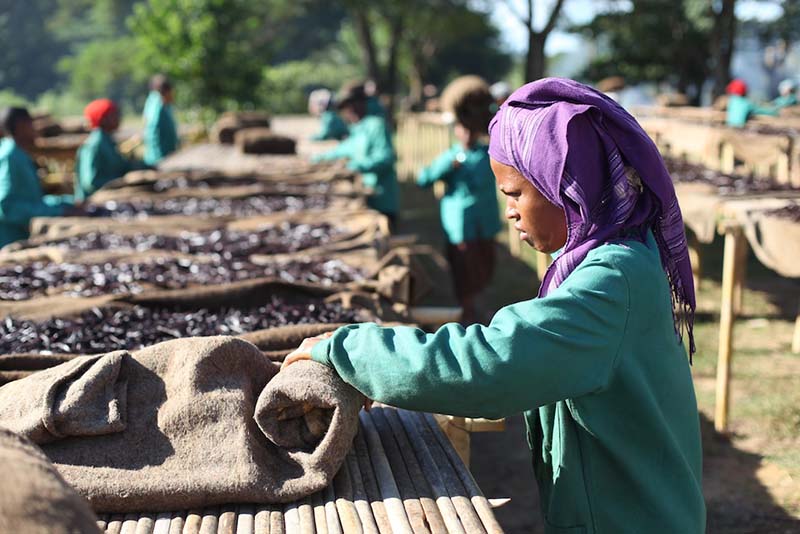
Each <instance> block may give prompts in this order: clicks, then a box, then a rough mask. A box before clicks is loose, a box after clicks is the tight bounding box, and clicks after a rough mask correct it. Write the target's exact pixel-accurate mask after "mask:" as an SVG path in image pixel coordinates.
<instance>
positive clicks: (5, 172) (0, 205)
mask: <svg viewBox="0 0 800 534" xmlns="http://www.w3.org/2000/svg"><path fill="white" fill-rule="evenodd" d="M71 204H72V197H71V196H69V195H62V196H54V195H45V194H43V193H42V186H41V185H40V184H39V176H38V175H37V174H36V165H34V163H33V160H31V158H30V157H29V156H28V154H26V153H25V151H24V150H22V149H21V148H20V147H19V146H17V143H16V142H14V139H12V138H10V137H7V138H5V139H3V140H1V141H0V247H3V246H6V245H8V244H9V243H13V242H14V241H19V240H20V239H27V238H28V237H29V235H30V222H31V219H32V218H33V217H54V216H58V215H62V214H63V213H64V208H65V207H67V206H69V205H71Z"/></svg>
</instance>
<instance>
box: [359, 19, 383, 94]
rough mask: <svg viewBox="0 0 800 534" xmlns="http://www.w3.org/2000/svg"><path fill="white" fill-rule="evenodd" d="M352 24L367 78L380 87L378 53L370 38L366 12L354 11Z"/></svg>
mask: <svg viewBox="0 0 800 534" xmlns="http://www.w3.org/2000/svg"><path fill="white" fill-rule="evenodd" d="M353 23H354V26H355V30H356V35H357V36H358V42H359V44H360V45H361V53H362V54H363V55H364V63H365V66H366V67H367V76H369V78H370V79H371V80H372V81H374V82H375V83H376V84H378V85H379V86H380V83H381V79H380V78H381V76H380V68H379V67H378V53H377V51H376V50H375V40H374V39H373V38H372V25H371V24H370V21H369V16H368V14H367V11H366V10H364V9H356V10H354V11H353Z"/></svg>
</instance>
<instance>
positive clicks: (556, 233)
mask: <svg viewBox="0 0 800 534" xmlns="http://www.w3.org/2000/svg"><path fill="white" fill-rule="evenodd" d="M491 165H492V171H493V172H494V176H495V178H496V180H497V187H499V188H500V191H501V192H502V193H503V195H505V197H506V218H507V219H509V220H512V221H514V228H515V229H516V230H517V231H518V232H519V238H520V239H521V240H522V241H525V242H526V243H528V244H529V245H530V246H532V247H533V248H535V249H536V250H538V251H539V252H546V253H551V252H555V251H556V250H558V249H560V248H561V247H563V246H564V245H565V244H566V242H567V218H566V216H565V215H564V210H562V209H561V208H559V207H558V206H555V205H554V204H551V203H550V201H548V200H547V199H546V198H545V197H544V195H542V194H541V193H540V192H539V190H538V189H536V188H535V187H534V186H533V184H532V183H531V182H529V181H528V180H526V179H525V178H524V177H523V176H522V174H520V172H519V171H518V170H517V169H515V168H514V167H511V166H509V165H505V164H503V163H500V162H499V161H495V160H494V159H492V160H491Z"/></svg>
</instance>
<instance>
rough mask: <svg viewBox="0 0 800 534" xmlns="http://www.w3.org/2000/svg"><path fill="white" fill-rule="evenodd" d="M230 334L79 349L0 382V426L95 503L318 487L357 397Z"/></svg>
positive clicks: (153, 506) (324, 371) (352, 417)
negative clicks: (34, 447)
mask: <svg viewBox="0 0 800 534" xmlns="http://www.w3.org/2000/svg"><path fill="white" fill-rule="evenodd" d="M278 369H279V367H278V365H277V364H276V363H274V362H271V361H270V360H269V359H267V358H265V357H264V356H263V355H262V353H261V352H260V351H259V350H258V349H257V348H256V347H255V346H254V345H252V344H250V343H247V342H245V341H243V340H240V339H236V338H231V337H224V336H218V337H207V338H187V339H182V340H174V341H168V342H165V343H160V344H158V345H154V346H152V347H149V348H147V349H143V350H141V351H138V352H135V353H128V352H126V351H116V352H112V353H108V354H104V355H99V356H87V357H81V358H76V359H74V360H72V361H70V362H67V363H64V364H62V365H60V366H58V367H54V368H52V369H49V370H46V371H42V372H40V373H37V374H34V375H31V376H29V377H27V378H25V379H22V380H19V381H17V382H12V383H10V384H6V385H5V386H3V387H1V388H0V425H3V426H6V427H7V428H9V429H11V430H12V431H14V432H16V433H19V434H21V435H23V436H26V437H29V438H30V439H32V440H33V441H35V442H37V443H39V444H41V446H42V448H43V450H44V451H45V453H46V454H47V455H48V457H49V458H50V459H51V460H52V461H53V463H54V464H55V465H56V467H57V468H58V470H59V472H60V473H61V474H62V476H63V477H64V478H65V480H66V481H67V482H69V483H70V484H71V485H72V486H73V487H74V488H76V489H77V491H78V492H79V493H80V494H81V495H83V496H84V497H86V498H87V499H88V500H89V502H90V503H91V505H92V507H93V509H94V510H96V511H98V512H122V513H124V512H143V511H153V512H158V511H166V510H176V509H187V508H193V507H202V506H209V505H215V504H223V503H270V502H289V501H292V500H295V499H299V498H302V497H305V496H306V495H309V494H311V493H313V492H315V491H318V490H320V489H322V488H324V487H325V486H327V485H328V484H329V483H330V481H331V479H332V478H333V476H334V475H335V474H336V472H337V471H338V469H339V467H340V466H341V464H342V461H343V460H344V458H345V455H346V454H347V452H348V451H349V449H350V447H351V444H352V440H353V438H354V437H355V435H356V432H357V430H358V411H359V409H360V406H361V403H362V402H363V397H362V396H361V394H360V393H358V392H357V391H356V390H354V389H353V388H352V387H350V386H348V385H347V384H345V383H344V382H343V381H342V380H341V379H340V378H338V376H337V375H336V373H335V372H334V371H333V370H331V369H330V368H328V367H326V366H323V365H320V364H317V363H315V362H300V363H297V364H295V365H293V366H291V367H289V368H288V370H287V371H285V372H282V373H280V374H277V373H278Z"/></svg>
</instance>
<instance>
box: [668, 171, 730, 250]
mask: <svg viewBox="0 0 800 534" xmlns="http://www.w3.org/2000/svg"><path fill="white" fill-rule="evenodd" d="M675 193H676V194H677V195H678V204H679V205H680V207H681V214H682V215H683V223H684V224H685V225H686V226H687V227H688V228H689V229H690V230H691V231H692V232H693V233H694V234H695V236H696V237H697V240H698V241H699V242H701V243H705V244H708V243H711V242H712V241H714V236H715V235H716V233H717V223H718V222H719V210H720V208H721V207H722V205H723V202H724V197H721V196H720V195H718V194H717V188H716V187H714V186H712V185H708V184H702V183H676V184H675Z"/></svg>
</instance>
